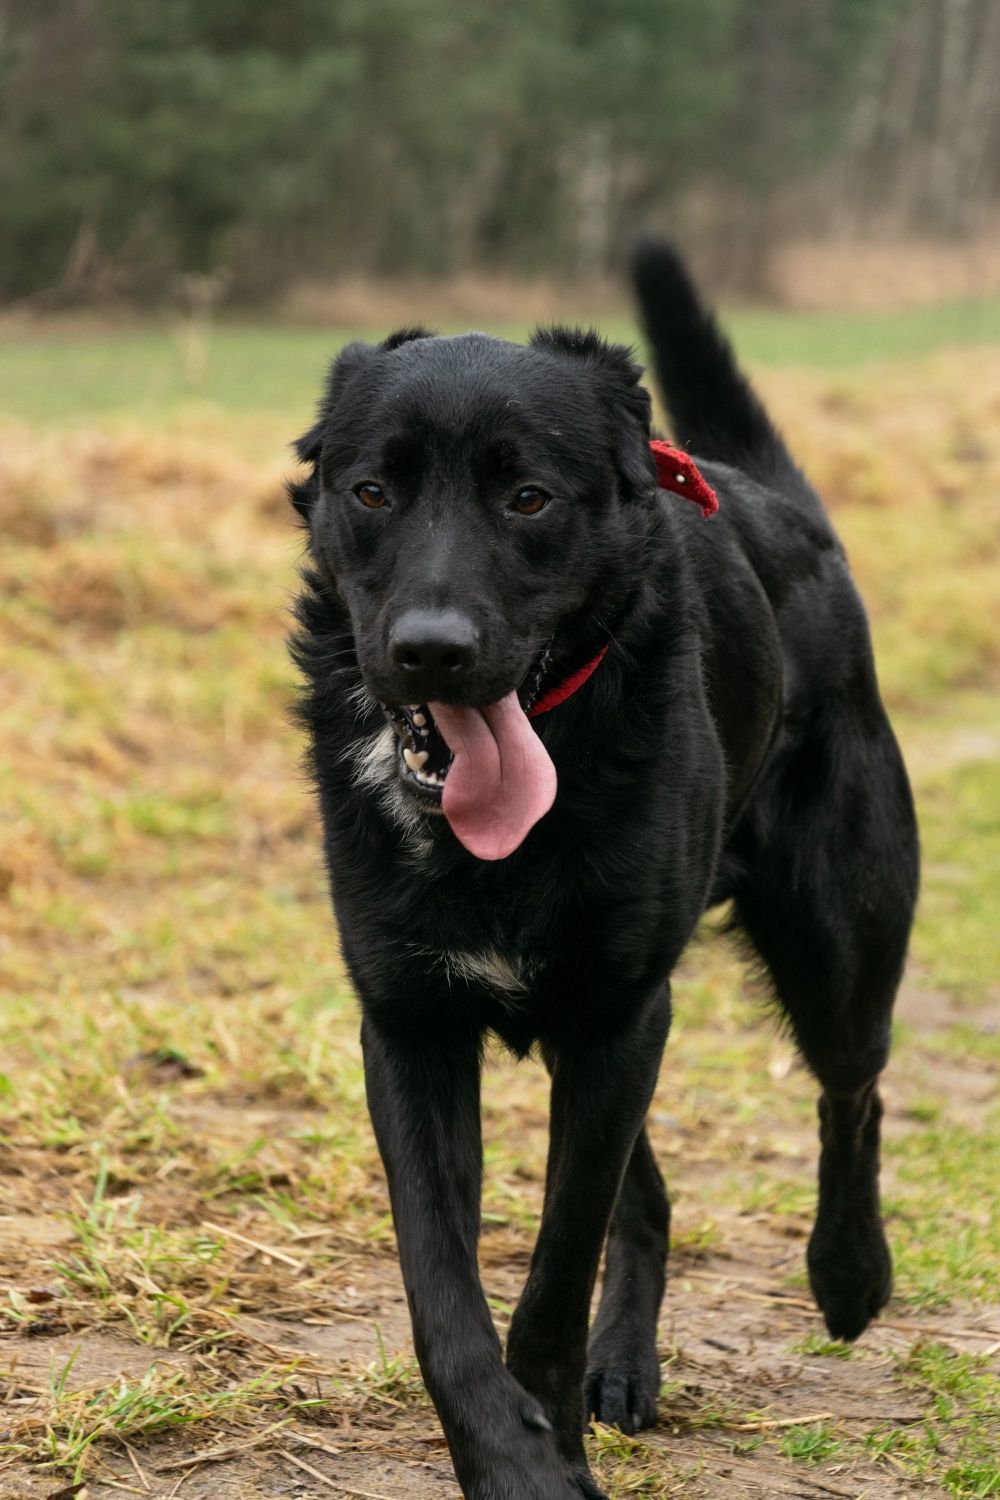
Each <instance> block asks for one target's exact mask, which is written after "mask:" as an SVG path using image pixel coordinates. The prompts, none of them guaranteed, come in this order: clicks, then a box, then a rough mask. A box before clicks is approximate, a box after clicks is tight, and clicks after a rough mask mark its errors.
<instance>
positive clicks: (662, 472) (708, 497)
mask: <svg viewBox="0 0 1000 1500" xmlns="http://www.w3.org/2000/svg"><path fill="white" fill-rule="evenodd" d="M649 448H650V452H651V453H652V455H653V458H654V459H655V460H656V482H657V484H658V485H659V486H660V489H661V490H672V491H673V493H674V494H675V495H681V496H683V498H684V499H685V500H693V501H694V503H695V505H700V506H701V513H702V515H703V516H704V517H705V519H706V520H707V519H708V517H709V516H714V515H715V512H716V511H717V510H718V508H719V497H718V495H717V494H716V493H715V491H714V490H713V488H712V486H711V485H710V484H709V483H708V481H707V480H706V479H705V477H704V475H703V474H702V473H701V472H700V471H699V469H698V465H697V464H696V463H695V462H694V459H692V458H690V457H689V456H688V454H686V453H685V452H684V450H683V448H675V447H674V446H673V444H672V443H662V442H660V441H659V439H658V438H654V440H653V441H652V442H651V443H650V445H649Z"/></svg>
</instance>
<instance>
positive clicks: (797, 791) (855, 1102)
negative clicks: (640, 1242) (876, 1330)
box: [733, 707, 918, 1339]
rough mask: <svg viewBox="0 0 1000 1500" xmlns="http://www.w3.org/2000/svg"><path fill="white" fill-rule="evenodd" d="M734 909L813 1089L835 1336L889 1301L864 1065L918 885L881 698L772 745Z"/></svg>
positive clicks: (750, 821) (822, 1289) (820, 1230)
mask: <svg viewBox="0 0 1000 1500" xmlns="http://www.w3.org/2000/svg"><path fill="white" fill-rule="evenodd" d="M733 848H734V851H735V852H736V854H737V856H738V858H739V860H740V862H741V864H742V866H743V870H744V874H743V875H742V877H741V878H740V880H739V882H738V886H737V891H736V910H737V914H738V917H739V920H740V922H741V923H742V925H743V927H744V928H745V930H746V932H747V933H748V935H749V936H750V938H751V940H752V941H753V943H754V945H755V947H756V948H757V951H758V952H759V953H760V955H761V957H762V958H763V959H764V961H765V963H766V965H767V967H768V969H769V971H770V974H771V978H772V980H773V983H774V988H775V991H776V994H777V997H778V1000H779V1002H780V1004H781V1006H782V1008H783V1010H784V1011H785V1013H786V1015H787V1016H788V1019H789V1021H790V1023H791V1027H792V1030H793V1032H794V1035H795V1039H796V1041H797V1042H798V1045H799V1049H800V1051H801V1053H802V1055H803V1057H804V1058H805V1061H806V1062H807V1063H808V1065H809V1067H810V1068H811V1069H812V1072H813V1073H814V1074H815V1076H816V1078H817V1079H818V1080H819V1083H820V1085H821V1088H822V1093H821V1096H820V1101H819V1119H820V1143H821V1154H820V1164H819V1204H818V1209H817V1215H816V1223H815V1227H814V1229H813V1232H812V1236H811V1238H810V1240H809V1246H808V1251H807V1265H808V1270H809V1280H810V1284H811V1286H812V1290H813V1295H814V1296H815V1298H816V1301H817V1303H818V1304H819V1306H820V1308H821V1310H822V1312H823V1315H824V1317H825V1319H826V1324H827V1327H828V1328H829V1330H830V1333H831V1334H832V1335H833V1336H834V1337H835V1338H844V1339H854V1338H857V1336H858V1335H859V1334H860V1333H861V1332H862V1331H863V1330H864V1329H865V1327H866V1326H867V1325H868V1323H869V1321H870V1320H871V1319H872V1318H873V1317H875V1316H876V1314H877V1313H878V1312H879V1310H880V1309H881V1308H882V1307H883V1306H884V1305H885V1303H886V1302H887V1301H888V1298H889V1293H890V1291H891V1286H892V1262H891V1259H890V1255H889V1248H888V1245H887V1244H886V1240H885V1234H884V1232H883V1228H882V1219H881V1210H880V1204H879V1186H878V1174H879V1135H880V1124H881V1118H882V1103H881V1099H880V1098H879V1092H878V1077H879V1074H880V1073H881V1071H882V1069H883V1068H884V1066H885V1064H886V1061H887V1058H888V1054H889V1032H890V1021H891V1014H892V1006H893V1001H894V999H895V994H896V989H897V986H898V983H899V979H900V975H901V973H902V968H903V961H904V958H905V954H906V945H907V940H908V937H909V931H910V924H911V920H912V915H913V907H914V903H915V899H916V888H917V866H918V856H917V836H916V824H915V820H914V815H913V807H912V802H911V799H910V792H909V787H908V785H907V781H906V773H905V771H904V769H903V764H902V760H901V758H900V755H899V751H898V748H897V746H896V742H895V740H894V739H893V736H892V732H891V730H890V729H889V726H888V724H887V723H886V721H885V719H884V717H883V716H882V715H881V712H880V711H875V712H870V713H867V714H865V715H864V716H863V717H862V716H861V715H857V716H856V717H855V718H854V720H853V721H852V720H851V718H850V716H849V714H848V711H847V710H846V709H844V708H842V707H840V708H838V709H837V717H836V718H833V719H832V722H830V721H828V722H827V723H826V725H825V726H823V727H821V728H819V727H818V728H817V729H815V730H814V732H813V733H811V734H810V735H808V736H803V737H802V738H801V739H800V740H799V741H798V742H797V743H796V744H795V745H794V747H793V748H791V749H789V750H788V751H787V752H786V753H785V754H784V755H783V756H780V757H779V758H778V759H777V761H776V764H775V766H774V768H773V769H772V771H771V772H770V773H769V775H768V777H767V779H766V781H765V783H764V784H763V785H762V786H761V787H760V788H759V789H758V790H757V792H756V793H755V795H754V799H753V803H752V805H751V807H750V808H749V809H748V810H747V813H746V814H745V815H744V818H743V820H742V823H741V826H740V828H739V830H738V831H737V834H736V837H735V838H734V839H733Z"/></svg>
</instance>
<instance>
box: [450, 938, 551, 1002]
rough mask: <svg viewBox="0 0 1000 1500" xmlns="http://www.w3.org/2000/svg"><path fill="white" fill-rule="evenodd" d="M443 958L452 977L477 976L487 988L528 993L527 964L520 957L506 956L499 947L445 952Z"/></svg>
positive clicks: (467, 977) (507, 992)
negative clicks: (476, 950) (473, 951)
mask: <svg viewBox="0 0 1000 1500" xmlns="http://www.w3.org/2000/svg"><path fill="white" fill-rule="evenodd" d="M441 962H442V963H443V965H444V967H445V970H446V971H447V973H448V975H449V977H450V976H454V977H455V978H456V979H471V980H476V981H478V982H479V983H480V984H484V985H486V987H487V989H491V990H498V991H500V993H501V994H505V995H511V996H514V995H526V994H527V993H528V979H529V975H528V973H527V972H526V968H527V966H526V965H525V964H524V963H522V962H521V961H520V960H512V959H509V958H505V957H504V955H503V954H502V953H498V952H497V950H496V948H484V949H483V950H482V951H481V952H480V953H470V952H462V951H453V952H451V953H442V955H441Z"/></svg>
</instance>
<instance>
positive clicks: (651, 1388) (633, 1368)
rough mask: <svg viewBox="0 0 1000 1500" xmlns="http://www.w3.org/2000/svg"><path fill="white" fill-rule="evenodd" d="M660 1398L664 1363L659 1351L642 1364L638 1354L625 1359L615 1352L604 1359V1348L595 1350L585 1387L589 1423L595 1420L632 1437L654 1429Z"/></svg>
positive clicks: (609, 1353)
mask: <svg viewBox="0 0 1000 1500" xmlns="http://www.w3.org/2000/svg"><path fill="white" fill-rule="evenodd" d="M659 1394H660V1363H659V1360H658V1359H657V1357H656V1350H655V1349H650V1350H649V1351H648V1352H647V1353H646V1355H645V1357H643V1358H640V1359H638V1360H637V1359H636V1358H635V1354H634V1352H632V1353H631V1357H626V1358H623V1357H621V1355H619V1354H617V1353H616V1352H615V1351H613V1350H611V1349H609V1350H608V1351H607V1353H606V1354H604V1355H603V1356H602V1351H601V1350H600V1348H592V1349H591V1351H590V1363H589V1367H588V1369H587V1381H586V1385H585V1386H584V1395H585V1397H586V1417H587V1419H588V1421H589V1419H590V1418H591V1417H593V1418H594V1419H595V1420H596V1421H598V1422H603V1423H605V1424H606V1426H608V1427H619V1428H621V1430H622V1432H628V1433H633V1432H639V1431H641V1430H642V1428H644V1427H654V1426H655V1425H656V1400H657V1397H658V1396H659Z"/></svg>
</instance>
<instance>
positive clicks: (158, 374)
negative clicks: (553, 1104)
mask: <svg viewBox="0 0 1000 1500" xmlns="http://www.w3.org/2000/svg"><path fill="white" fill-rule="evenodd" d="M734 326H735V329H736V334H737V338H738V342H739V344H740V346H741V348H743V349H744V350H745V352H746V354H747V357H748V359H749V360H750V362H751V364H752V365H753V367H754V369H755V370H756V371H757V372H758V373H759V374H760V378H761V384H762V386H763V388H764V390H765V392H766V394H767V396H768V399H769V401H770V402H771V405H772V408H773V410H774V411H775V413H776V415H777V417H778V419H779V421H780V423H781V425H782V426H783V428H784V429H785V431H786V433H787V434H788V436H789V437H790V439H791V441H792V442H793V444H794V446H795V448H796V450H797V452H798V453H799V454H800V456H801V458H802V459H803V461H804V463H805V465H806V467H807V468H808V469H809V471H810V473H811V474H812V476H813V477H814V479H815V480H816V481H817V482H818V484H819V485H820V486H821V488H822V490H823V492H824V494H825V495H826V497H827V499H828V501H829V504H830V507H831V510H832V511H833V513H834V515H835V517H836V520H837V523H838V526H839V527H840V530H841V532H842V534H843V536H844V538H845V540H846V542H847V545H848V549H849V552H850V554H851V557H852V561H853V563H854V566H855V571H856V573H857V575H858V578H859V580H860V583H861V587H862V590H863V592H864V594H865V597H866V599H867V601H868V603H869V606H870V610H871V614H872V621H873V628H874V631H875V635H876V643H877V648H878V652H879V661H880V670H881V680H882V685H883V691H884V694H885V697H886V699H887V701H888V703H889V705H890V707H891V709H892V712H893V716H894V720H895V722H896V724H897V728H898V731H899V734H900V737H901V739H902V742H903V745H904V749H905V752H906V755H907V759H908V762H909V765H910V768H911V772H912V775H913V779H914V783H915V787H916V791H917V797H918V804H919V811H920V817H921V824H922V835H923V843H924V859H925V873H924V888H923V895H922V901H921V908H920V919H919V925H918V929H917V932H916V935H915V939H914V944H913V952H912V961H911V965H910V969H909V974H908V978H907V981H906V984H905V987H904V992H903V994H902V996H901V1001H900V1007H899V1012H898V1016H899V1019H898V1024H897V1027H896V1049H895V1053H894V1058H893V1062H892V1065H891V1068H890V1070H889V1073H888V1075H887V1085H886V1094H887V1129H886V1144H885V1150H884V1175H885V1197H886V1210H887V1219H888V1226H889V1234H890V1239H891V1242H892V1245H893V1248H894V1252H895V1255H896V1263H897V1278H896V1291H895V1295H894V1298H893V1302H892V1304H891V1306H890V1308H889V1309H888V1310H887V1313H886V1316H885V1317H884V1318H883V1319H882V1320H881V1321H880V1322H879V1323H878V1324H877V1325H876V1326H875V1327H874V1328H873V1329H871V1330H870V1331H869V1332H868V1333H867V1334H866V1335H865V1336H864V1338H863V1339H862V1340H861V1341H860V1342H859V1344H858V1345H857V1346H856V1347H853V1348H849V1347H845V1346H842V1345H838V1344H830V1343H829V1342H827V1341H826V1340H825V1338H824V1334H823V1328H822V1325H821V1323H820V1320H819V1318H818V1316H817V1314H816V1312H815V1309H814V1308H813V1307H812V1304H811V1302H810V1300H809V1297H808V1292H807V1290H806V1284H805V1278H804V1271H803V1252H804V1246H805V1239H806V1236H807V1234H808V1231H809V1227H810V1213H811V1208H812V1204H813V1201H814V1174H815V1144H814V1133H815V1107H814V1089H813V1086H812V1083H811V1080H810V1079H809V1077H808V1076H807V1075H806V1073H805V1072H804V1070H803V1068H802V1067H801V1066H800V1064H799V1063H798V1061H797V1059H796V1057H795V1056H794V1054H793V1052H792V1051H791V1049H790V1047H789V1044H788V1042H787V1040H786V1039H785V1038H784V1037H783V1036H782V1035H781V1034H780V1033H779V1032H778V1031H777V1029H776V1027H775V1025H774V1023H773V1020H772V1018H771V1016H770V1014H769V1012H768V1009H767V1006H766V1004H765V1003H764V997H763V996H762V994H761V993H760V991H759V989H758V988H757V986H756V984H755V982H754V980H753V979H752V977H751V976H750V975H749V974H748V972H747V970H746V968H745V967H744V965H743V963H742V961H741V959H740V957H739V955H738V954H737V953H736V952H735V951H734V950H733V949H732V948H731V947H729V946H728V945H727V942H726V940H725V939H724V938H723V937H721V936H720V935H719V934H718V933H717V932H713V930H712V928H713V927H714V926H717V925H718V924H717V923H715V922H713V923H711V924H709V923H706V926H705V930H704V932H703V933H702V934H700V935H699V937H698V939H697V940H696V941H695V943H694V944H693V945H692V948H691V950H690V952H689V953H688V955H687V956H686V958H685V961H684V965H683V970H682V973H681V974H680V976H679V978H678V982H677V985H676V1023H675V1029H674V1033H673V1035H672V1037H671V1041H670V1044H669V1048H668V1060H667V1063H666V1065H665V1067H664V1070H663V1075H662V1079H661V1083H660V1087H659V1091H658V1094H657V1098H656V1102H655V1104H654V1108H653V1113H652V1123H651V1129H652V1134H653V1139H654V1144H655V1146H656V1148H657V1151H658V1153H659V1155H660V1159H661V1161H662V1163H663V1165H664V1167H665V1171H666V1175H667V1177H668V1181H669V1184H670V1188H671V1192H672V1196H673V1198H674V1203H675V1236H674V1249H673V1257H672V1263H671V1264H672V1276H671V1285H670V1288H669V1291H668V1296H667V1302H666V1306H665V1310H664V1314H663V1319H662V1324H661V1346H660V1347H661V1355H662V1362H663V1379H664V1384H663V1390H662V1398H661V1412H660V1424H659V1426H658V1427H657V1428H656V1429H655V1430H654V1431H653V1432H650V1433H647V1434H645V1435H643V1436H642V1437H641V1438H639V1439H635V1440H632V1439H627V1438H623V1437H621V1436H620V1435H619V1434H617V1433H615V1432H613V1431H610V1430H603V1429H597V1430H595V1431H594V1432H593V1433H592V1434H591V1435H590V1437H589V1438H588V1447H589V1451H590V1455H591V1459H592V1461H593V1465H594V1468H595V1471H596V1472H597V1473H598V1474H599V1476H600V1477H601V1479H602V1481H603V1483H604V1485H605V1487H606V1489H607V1490H608V1492H609V1494H610V1495H612V1496H613V1497H614V1500H625V1497H628V1496H632V1495H637V1496H638V1495H641V1496H648V1497H660V1496H675V1495H676V1496H685V1497H687V1496H690V1497H696V1496H698V1497H700V1496H704V1497H715V1496H718V1495H719V1494H720V1493H725V1494H726V1495H727V1496H734V1497H737V1500H739V1497H774V1496H803V1497H810V1500H812V1497H815V1500H823V1497H829V1496H834V1497H845V1500H846V1497H859V1496H868V1497H872V1500H902V1497H909V1496H918V1495H919V1496H925V1495H926V1496H940V1495H951V1496H955V1497H987V1496H997V1495H1000V1459H998V1453H1000V1378H998V1366H997V1355H998V1352H1000V1105H998V1095H997V1079H998V1076H1000V1005H998V999H1000V990H998V986H997V977H996V973H997V965H996V959H997V941H996V912H997V905H998V898H1000V853H998V823H1000V812H998V808H1000V769H998V767H1000V757H998V751H1000V695H998V694H997V687H998V681H1000V631H998V629H997V626H998V618H997V599H998V596H1000V566H998V565H1000V505H998V500H997V497H998V495H1000V308H998V307H997V306H996V305H993V306H990V307H986V308H979V309H978V310H977V309H972V308H968V307H961V306H959V307H953V308H950V309H934V310H924V311H921V312H919V313H917V312H915V313H907V314H899V315H896V316H894V317H892V318H888V317H886V318H876V319H872V320H870V321H866V320H864V319H863V318H860V317H855V318H853V319H847V320H836V319H833V318H829V317H827V318H824V317H823V316H822V315H818V314H817V315H815V316H812V317H810V318H801V319H796V320H791V319H787V318H785V319H782V318H779V317H777V316H774V317H766V316H764V315H753V316H750V315H746V316H744V317H743V318H742V319H737V320H736V322H735V325H734ZM335 342H336V339H335V337H334V336H333V335H328V334H322V333H319V332H315V331H301V330H300V331H296V330H288V329H277V328H270V329H266V328H265V329H239V328H235V327H233V328H228V327H227V328H224V329H222V330H220V331H218V332H217V333H216V334H214V335H211V336H207V335H206V336H205V341H204V342H203V341H202V335H201V333H200V332H198V331H197V330H196V331H194V332H193V333H192V330H190V329H188V330H183V329H181V330H173V329H171V328H167V327H165V328H162V329H145V330H136V329H131V330H130V329H122V330H119V331H117V332H114V331H112V332H101V331H100V330H86V329H76V330H73V331H71V332H67V330H66V329H58V328H56V329H54V330H45V329H41V330H39V329H36V330H32V331H31V333H30V336H29V334H28V333H27V332H22V333H20V334H19V333H18V332H17V331H16V330H15V331H14V333H13V334H12V336H11V338H10V339H8V341H7V344H6V346H5V348H4V349H3V351H2V353H0V411H3V412H4V413H5V414H6V415H5V416H4V417H3V418H2V419H0V543H2V545H0V726H2V727H0V992H2V994H3V997H4V1004H3V1034H2V1041H0V1297H2V1306H0V1400H2V1417H0V1497H3V1500H24V1497H31V1500H35V1497H38V1500H41V1497H50V1500H52V1497H57V1496H58V1497H60V1500H70V1497H71V1496H73V1495H77V1496H79V1497H84V1500H115V1497H118V1496H121V1495H123V1494H132V1495H146V1496H155V1497H157V1500H167V1497H170V1496H174V1495H177V1496H179V1497H181V1500H210V1497H211V1500H243V1497H253V1496H261V1497H263V1496H267V1497H277V1496H299V1497H309V1500H314V1497H320V1496H324V1495H337V1494H339V1495H343V1496H360V1497H367V1500H401V1497H404V1496H405V1497H407V1500H431V1497H450V1496H454V1497H457V1495H458V1491H457V1487H456V1486H455V1485H454V1482H453V1479H452V1477H451V1471H450V1465H449V1463H448V1458H447V1452H446V1450H445V1448H444V1444H443V1440H442V1438H441V1436H440V1431H439V1428H438V1426H437V1422H436V1419H435V1417H434V1413H433V1411H432V1409H431V1408H430V1406H429V1403H428V1401H427V1398H426V1397H425V1395H424V1393H423V1389H422V1386H421V1384H420V1380H419V1376H418V1374H417V1371H416V1367H415V1364H414V1361H413V1357H412V1349H411V1347H410V1343H409V1332H408V1322H407V1318H406V1312H405V1304H404V1302H403V1297H402V1290H401V1286H400V1282H399V1278H398V1273H397V1270H396V1265H395V1257H394V1246H393V1237H392V1229H391V1223H390V1220H389V1213H388V1202H387V1196H386V1192H385V1188H384V1185H383V1181H382V1176H381V1171H380V1168H379V1165H378V1162H377V1158H376V1153H375V1150H374V1145H373V1141H372V1137H371V1132H370V1127H369V1124H368V1120H367V1116H366V1112H365V1107H364V1095H363V1082H362V1075H361V1068H360V1060H359V1050H358V1045H357V1020H356V1012H355V1005H354V1001H353V999H352V996H351V994H350V992H349V988H348V986H347V984H346V982H345V980H344V978H343V974H342V971H341V968H340V966H339V963H338V956H337V945H336V936H335V932H334V929H333V926H332V923H331V921H330V918H329V915H328V905H327V900H326V895H325V890H324V882H323V876H322V871H321V868H320V860H319V840H318V833H317V826H316V818H315V814H314V810H313V806H312V803H311V800H310V796H309V791H308V787H307V785H306V783H305V780H304V778H303V776H302V775H301V773H300V771H299V769H298V757H299V753H300V748H301V747H300V744H299V739H298V734H297V731H296V730H295V729H294V728H293V726H292V724H291V722H290V720H289V715H288V709H289V705H290V703H291V701H292V697H293V693H294V680H293V674H292V671H291V668H290V665H289V663H288V661H287V658H286V655H285V651H284V645H283V637H284V634H285V631H286V627H287V604H288V601H289V598H290V595H291V593H292V590H293V588H294V574H295V566H296V559H297V556H298V554H299V551H300V539H299V536H298V534H297V532H296V530H295V528H294V527H293V525H292V523H291V519H290V516H289V514H288V508H287V506H286V503H285V501H284V498H283V493H282V478H283V476H284V475H285V474H287V472H288V470H289V460H288V455H287V449H286V446H285V445H286V444H287V441H288V440H289V439H290V438H291V437H292V436H294V434H295V433H296V432H297V431H299V430H301V429H302V428H303V427H304V426H305V425H306V421H307V419H308V416H309V414H310V411H311V408H312V404H313V400H314V395H315V385H316V381H317V378H318V374H319V372H320V370H321V368H322V365H323V361H324V358H325V357H326V356H327V354H328V353H329V352H330V349H331V348H332V347H333V345H334V343H335ZM545 1092H546V1091H545V1084H544V1075H543V1072H542V1069H541V1067H540V1065H538V1064H536V1063H534V1062H528V1063H525V1064H522V1065H520V1066H515V1065H513V1064H512V1063H511V1062H509V1061H508V1060H506V1059H504V1058H503V1057H502V1056H497V1057H496V1058H495V1059H494V1060H493V1062H492V1064H491V1067H490V1070H489V1075H488V1079H487V1083H486V1090H485V1095H486V1122H485V1134H486V1141H487V1174H486V1176H487V1185H486V1195H485V1200H484V1213H483V1236H482V1250H481V1261H482V1269H483V1278H484V1284H485V1286H486V1288H487V1291H488V1293H489V1296H490V1299H491V1304H492V1306H493V1309H494V1312H495V1315H496V1318H497V1320H498V1323H499V1324H500V1326H501V1327H502V1326H503V1325H504V1323H505V1321H506V1319H507V1318H508V1317H509V1314H510V1310H511V1307H512V1305H513V1302H514V1300H515V1299H516V1295H517V1288H518V1285H519V1282H520V1280H521V1279H522V1278H523V1275H524V1273H525V1270H526V1265H527V1257H528V1253H529V1249H530V1245H531V1241H532V1235H533V1230H534V1227H535V1224H536V1221H537V1214H538V1209H539V1203H540V1194H541V1181H542V1175H543V1171H544V1147H545V1134H544V1120H545Z"/></svg>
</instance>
